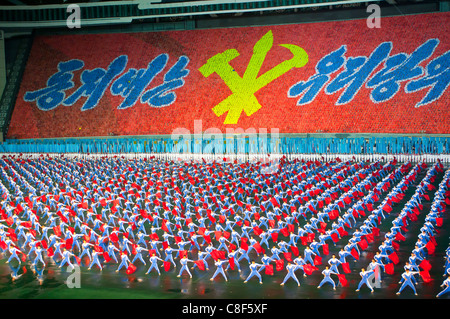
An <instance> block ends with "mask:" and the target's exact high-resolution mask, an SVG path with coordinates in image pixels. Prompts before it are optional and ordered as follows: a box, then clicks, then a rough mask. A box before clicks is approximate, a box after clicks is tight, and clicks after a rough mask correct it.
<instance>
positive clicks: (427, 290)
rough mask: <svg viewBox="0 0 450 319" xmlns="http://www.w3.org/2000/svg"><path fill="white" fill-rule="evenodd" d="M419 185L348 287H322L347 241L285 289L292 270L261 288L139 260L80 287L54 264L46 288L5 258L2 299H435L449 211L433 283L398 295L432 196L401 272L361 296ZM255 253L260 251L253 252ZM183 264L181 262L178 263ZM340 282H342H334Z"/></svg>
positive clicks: (91, 273) (385, 224) (236, 278)
mask: <svg viewBox="0 0 450 319" xmlns="http://www.w3.org/2000/svg"><path fill="white" fill-rule="evenodd" d="M424 176H425V171H422V172H421V173H419V175H418V178H417V179H416V182H415V183H414V185H416V184H417V183H418V182H420V181H421V180H422V178H423V177H424ZM442 177H443V173H439V174H438V175H437V178H436V180H435V182H434V183H433V185H435V186H436V187H438V185H439V183H440V182H441V180H442ZM414 190H415V187H410V188H408V190H407V191H406V193H405V197H404V199H403V200H402V201H401V202H400V203H398V204H396V205H394V206H393V211H392V212H391V213H390V214H389V215H388V216H387V218H386V219H385V220H383V221H382V223H381V225H380V226H379V228H380V236H378V237H376V238H375V241H374V242H372V243H370V244H369V247H368V248H367V249H366V250H365V251H364V252H362V254H361V256H360V259H359V260H358V261H356V262H354V261H353V260H351V261H350V267H351V270H352V272H351V273H350V274H346V277H347V280H348V282H349V285H348V286H347V287H342V286H338V287H337V288H336V290H333V289H332V287H331V286H330V285H327V284H326V285H324V286H323V287H322V288H321V289H318V288H317V285H318V284H319V282H320V281H321V280H322V278H323V276H322V275H321V271H322V269H323V265H324V264H325V263H326V262H327V259H328V258H330V257H331V255H332V254H333V253H336V254H337V252H338V251H339V249H340V248H342V247H343V246H344V245H345V243H346V241H345V240H341V241H339V242H338V243H337V244H336V246H333V245H332V244H330V254H329V255H327V256H324V257H323V265H322V266H318V267H319V269H320V271H316V272H314V273H313V274H312V275H309V276H307V277H302V275H301V272H297V277H298V278H299V280H300V283H301V286H300V287H298V286H297V284H296V283H295V282H294V281H293V280H292V279H291V280H289V281H288V282H287V283H286V284H285V285H284V286H280V283H281V282H282V280H283V278H284V276H285V274H286V272H285V271H281V272H277V271H275V272H274V275H273V276H268V275H265V274H262V277H263V284H259V282H258V280H257V279H256V278H253V279H251V280H250V281H249V282H248V283H243V281H244V279H245V278H246V277H247V276H248V274H249V269H248V266H246V265H244V266H243V271H242V273H241V274H239V272H238V271H237V270H234V271H228V272H227V275H228V279H229V280H228V282H225V281H224V280H223V278H222V277H221V276H220V275H219V276H218V277H217V278H216V279H215V280H214V281H210V280H209V279H210V278H211V276H212V274H213V272H214V268H215V267H214V266H211V265H212V263H211V261H210V263H209V264H210V266H211V267H210V269H209V271H200V270H198V269H195V270H194V271H192V274H193V278H192V279H191V278H189V276H188V275H187V274H184V275H183V276H182V277H181V278H177V274H178V270H179V267H180V266H178V267H177V268H176V269H173V268H172V269H171V270H170V271H169V272H167V273H166V272H164V271H163V270H161V272H162V274H161V276H158V275H157V274H156V273H154V272H152V273H151V274H149V275H145V271H146V270H147V269H148V264H147V266H144V265H143V264H141V262H139V261H138V262H136V264H135V265H136V266H137V270H136V272H135V273H133V274H131V275H126V274H125V273H124V271H121V272H119V273H116V272H115V270H116V269H117V264H107V265H106V266H105V268H104V270H103V271H102V272H100V271H99V270H98V268H95V267H94V268H93V269H92V270H87V267H86V266H85V265H82V266H81V277H80V279H81V285H80V288H68V286H67V285H66V283H65V281H66V280H67V278H68V276H69V274H70V273H69V272H67V271H66V267H63V268H58V267H57V266H56V265H54V264H53V265H52V264H49V265H48V266H47V267H46V269H45V272H44V278H45V280H44V281H43V283H42V284H39V282H38V281H37V280H36V277H35V276H34V274H33V273H32V271H31V268H30V264H29V262H28V263H22V265H21V266H20V268H21V269H20V271H19V274H22V276H21V277H20V278H19V279H17V280H15V281H12V279H11V275H10V274H11V268H10V267H13V266H14V262H12V264H11V265H10V264H6V263H5V261H6V259H5V258H1V260H0V298H1V299H93V298H98V299H103V298H105V299H116V298H118V299H159V298H162V299H203V298H207V299H228V298H233V299H247V298H255V299H263V298H265V299H308V298H311V299H358V298H359V299H361V298H364V299H365V298H370V299H372V298H373V299H391V298H394V299H395V298H398V299H409V298H413V299H417V298H420V299H431V298H435V295H436V294H437V293H438V292H439V291H440V290H441V288H440V287H439V285H440V284H441V283H442V281H443V277H442V274H443V265H444V252H445V249H446V248H447V247H448V245H449V242H450V240H449V236H450V231H449V229H450V220H449V219H450V218H449V212H450V209H449V207H447V209H446V212H445V214H444V216H443V225H442V227H441V228H439V230H440V233H439V234H438V235H436V237H435V238H436V242H437V246H436V252H435V254H433V255H431V256H430V257H429V259H428V260H429V262H430V264H431V265H432V269H431V270H430V275H431V277H432V278H433V281H432V282H430V283H424V282H422V281H419V284H418V285H417V286H416V289H417V291H418V296H415V295H414V294H413V292H412V290H410V289H408V288H407V289H405V291H403V293H402V294H401V295H396V294H395V293H396V292H397V291H398V289H399V284H398V282H399V280H400V276H401V273H402V272H403V271H402V270H403V265H404V263H405V261H407V260H408V257H409V256H410V253H411V251H412V249H413V248H414V243H415V242H416V240H417V235H418V234H419V229H420V227H421V226H422V225H423V221H424V218H425V215H426V214H427V212H429V210H430V206H431V203H432V201H433V196H432V194H431V193H430V201H424V202H423V206H424V208H423V211H422V212H421V214H420V215H419V216H418V221H417V222H414V223H411V224H410V225H409V227H408V232H407V233H406V236H405V237H406V240H405V241H404V242H402V243H401V245H400V249H399V250H398V251H397V254H398V257H399V260H400V262H399V264H398V265H396V266H395V274H394V275H392V276H387V275H383V278H382V280H383V281H382V283H381V288H378V289H377V288H376V289H375V292H373V293H371V292H370V290H369V289H368V288H367V287H365V286H364V287H363V288H362V289H361V291H360V292H355V289H356V286H357V285H358V283H359V280H360V276H359V270H360V269H361V268H363V267H367V265H368V263H369V262H370V260H371V258H372V257H373V255H374V254H375V252H376V251H377V248H378V246H379V245H380V244H381V242H382V238H384V233H385V232H386V231H388V230H389V228H390V227H391V226H392V224H391V221H392V220H393V219H394V218H395V216H397V214H398V213H399V211H400V210H401V208H402V207H403V206H404V204H405V203H406V202H407V200H408V199H409V198H411V196H412V195H413V194H414ZM361 224H362V219H358V222H357V224H356V227H354V228H353V229H356V228H357V227H359V226H360V225H361ZM252 254H255V252H252ZM176 261H177V264H178V265H179V262H178V260H177V259H176ZM334 279H335V282H338V281H337V278H334ZM441 299H450V296H449V295H448V294H447V295H446V296H443V297H441Z"/></svg>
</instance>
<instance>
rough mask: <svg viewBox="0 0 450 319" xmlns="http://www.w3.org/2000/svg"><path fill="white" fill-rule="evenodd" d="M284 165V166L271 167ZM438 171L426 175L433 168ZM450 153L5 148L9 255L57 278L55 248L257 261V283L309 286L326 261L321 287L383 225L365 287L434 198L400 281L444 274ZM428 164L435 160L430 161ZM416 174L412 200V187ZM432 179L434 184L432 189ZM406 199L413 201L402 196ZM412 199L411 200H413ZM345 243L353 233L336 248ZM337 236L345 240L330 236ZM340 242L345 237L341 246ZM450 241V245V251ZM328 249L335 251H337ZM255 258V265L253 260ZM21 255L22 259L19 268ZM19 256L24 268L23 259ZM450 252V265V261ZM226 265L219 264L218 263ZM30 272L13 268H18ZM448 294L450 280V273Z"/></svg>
mask: <svg viewBox="0 0 450 319" xmlns="http://www.w3.org/2000/svg"><path fill="white" fill-rule="evenodd" d="M270 165H272V166H273V167H275V168H276V169H275V170H273V171H272V173H270V174H267V168H268V167H269V166H270ZM424 171H426V172H427V173H426V176H425V178H423V179H421V180H420V179H419V177H418V176H419V173H421V172H424ZM443 171H444V170H443V165H442V164H441V163H440V162H438V163H435V164H434V165H432V166H430V167H427V165H426V164H425V163H420V164H415V165H413V164H411V163H410V162H407V163H397V161H396V160H393V161H390V162H387V163H385V164H382V163H380V162H372V163H370V162H364V161H361V162H355V161H348V162H342V161H341V160H339V158H337V159H336V160H333V161H329V162H321V161H318V160H315V161H304V160H297V159H295V160H287V159H286V158H282V159H281V160H279V161H276V162H271V163H269V162H256V163H249V162H244V163H238V162H236V161H234V162H230V161H226V160H225V159H224V161H220V162H216V161H215V162H209V163H207V162H202V163H194V162H190V163H185V162H167V161H162V160H156V159H153V158H150V159H134V160H127V159H123V158H118V157H114V158H106V157H105V158H101V159H68V158H64V156H61V157H58V158H50V157H48V156H41V157H40V158H39V159H29V158H28V159H27V158H23V157H14V156H9V157H3V158H2V159H1V161H0V196H1V208H0V213H1V221H0V250H1V253H2V256H3V258H4V259H6V262H7V263H11V264H15V265H17V264H18V265H19V266H20V265H21V264H22V263H27V264H29V265H30V268H31V269H32V270H33V273H34V274H35V275H36V277H37V278H38V280H39V281H40V282H41V283H42V282H43V280H44V276H43V273H44V269H45V267H46V266H48V264H49V262H52V263H55V264H56V265H57V266H58V267H70V266H73V265H74V264H75V263H76V264H78V265H80V266H83V267H87V269H88V270H91V271H96V270H100V271H102V270H103V268H104V267H105V266H106V265H114V268H115V271H116V272H122V271H123V272H126V273H127V274H131V273H133V272H135V271H136V269H137V268H138V267H145V269H146V272H145V273H146V274H149V275H153V274H157V275H164V272H169V271H173V269H175V270H176V272H177V274H178V276H190V277H191V278H192V272H191V271H192V270H193V269H196V271H208V270H209V269H210V268H212V269H213V270H214V272H213V275H212V277H211V278H210V280H220V279H219V278H220V277H222V278H223V280H228V275H227V274H228V273H229V272H231V271H237V272H242V271H244V270H245V271H247V270H248V271H249V274H248V276H247V275H246V276H245V280H244V283H247V282H248V281H249V280H252V279H253V280H258V281H259V282H260V283H263V276H271V275H273V274H274V271H277V272H283V273H285V277H284V279H283V281H282V282H281V283H280V284H281V285H284V284H285V283H287V281H288V280H293V281H294V282H295V283H297V285H298V286H300V280H299V278H298V277H297V275H298V274H299V271H301V272H302V273H303V276H309V275H311V274H312V273H314V272H316V271H321V268H323V270H322V271H321V273H322V275H323V280H321V282H320V283H318V286H317V287H318V288H321V287H322V286H323V285H325V284H329V285H331V286H332V287H333V289H336V287H337V286H339V285H340V286H348V284H349V283H348V281H347V279H346V277H345V275H346V274H349V273H351V272H352V269H351V268H352V267H351V263H349V261H356V260H359V258H360V256H361V254H362V253H363V252H364V250H365V249H366V248H367V247H368V245H369V244H371V243H372V242H374V240H375V238H381V239H383V241H382V243H381V245H380V246H379V247H378V251H377V252H376V254H375V256H374V258H373V260H372V261H371V262H370V263H369V264H368V265H367V267H365V268H363V269H360V270H359V269H353V271H354V272H357V273H358V272H359V274H360V276H361V280H360V282H359V284H358V286H357V288H356V287H355V288H356V290H357V291H359V290H360V289H364V287H365V286H367V288H369V289H370V290H371V291H373V290H374V288H375V287H374V282H376V280H378V281H381V280H382V279H383V277H384V276H389V275H392V274H393V273H394V266H395V265H396V264H397V263H398V262H399V261H398V257H397V255H396V252H397V251H398V249H399V246H400V245H401V244H402V242H403V241H404V240H405V235H406V232H407V231H408V227H409V225H410V224H411V223H414V222H417V220H418V216H419V214H421V213H423V212H422V210H423V204H422V202H423V201H426V200H430V194H431V193H433V194H434V201H433V204H432V207H431V210H430V212H429V213H428V215H427V217H426V221H425V223H424V225H423V227H422V228H421V233H420V235H419V237H418V241H417V243H416V244H415V249H414V250H413V251H412V253H411V257H410V258H409V260H408V262H407V263H406V264H405V266H404V270H405V272H404V273H403V274H402V276H401V282H400V283H399V286H400V289H399V291H398V293H401V292H402V290H403V289H404V288H405V287H410V288H412V289H413V290H414V292H415V293H417V292H416V289H415V285H416V284H417V282H418V280H423V281H424V282H427V281H428V280H430V276H429V270H430V263H427V262H426V261H427V258H428V256H429V255H430V254H433V252H432V251H431V250H433V249H434V248H435V246H436V242H435V239H434V236H435V235H437V234H438V233H439V230H438V228H439V227H441V226H442V220H443V214H444V213H445V209H446V205H450V199H449V198H450V191H449V187H450V175H449V171H447V172H445V174H444V178H443V180H442V182H441V183H440V184H439V188H436V187H435V186H433V183H434V182H435V179H436V176H437V175H438V174H439V173H442V172H443ZM422 175H423V174H422ZM413 187H414V188H416V191H415V193H414V195H413V196H412V197H411V198H410V200H409V201H408V202H407V203H406V204H401V203H400V202H402V201H403V199H404V197H405V193H406V191H407V190H408V189H409V188H411V189H412V188H413ZM428 193H430V194H428ZM398 203H400V204H398ZM402 203H403V202H402ZM397 204H398V205H404V207H403V209H402V210H401V213H400V214H399V215H398V216H397V217H396V218H395V219H394V220H393V222H392V227H391V228H390V230H389V231H388V232H386V233H383V232H380V228H379V227H380V225H381V224H382V223H383V221H384V220H385V219H386V218H387V217H389V216H390V214H391V212H392V206H394V205H397ZM337 243H346V244H345V245H343V248H341V249H340V251H333V252H332V254H330V250H333V246H336V244H337ZM329 245H331V246H329ZM330 247H331V249H330ZM449 251H450V249H447V251H446V252H447V257H448V256H449ZM322 258H327V260H326V261H325V259H324V260H322ZM244 266H245V268H244ZM12 269H13V268H12ZM14 269H17V270H19V269H20V267H15V268H14ZM449 269H450V268H449V262H448V258H447V262H446V271H445V275H446V276H449V275H450V270H449ZM211 272H212V271H211ZM19 276H20V275H19V274H18V271H15V272H13V274H12V277H13V279H16V278H18V277H19ZM442 287H443V290H442V292H440V293H439V295H438V296H441V295H442V294H445V293H447V292H448V291H449V279H446V280H445V281H444V282H443V284H442Z"/></svg>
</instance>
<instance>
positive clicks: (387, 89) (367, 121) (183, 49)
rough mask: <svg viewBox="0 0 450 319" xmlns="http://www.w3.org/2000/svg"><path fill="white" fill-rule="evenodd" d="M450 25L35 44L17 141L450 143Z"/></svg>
mask: <svg viewBox="0 0 450 319" xmlns="http://www.w3.org/2000/svg"><path fill="white" fill-rule="evenodd" d="M449 18H450V13H436V14H423V15H418V16H414V18H411V16H403V17H386V18H382V20H381V28H379V29H369V28H368V27H367V26H366V20H364V19H363V20H353V21H340V22H324V23H309V24H300V25H281V26H263V27H245V28H227V29H213V30H191V31H167V32H149V33H120V34H83V35H75V34H74V35H52V36H37V37H36V38H35V40H34V44H33V47H32V50H31V53H30V56H29V60H28V63H27V67H26V70H25V73H24V76H23V81H22V86H21V88H20V91H19V95H18V99H17V101H16V105H15V109H14V112H13V115H12V120H11V125H10V129H9V132H8V136H9V137H15V138H55V137H80V136H106V135H108V134H109V133H110V132H114V133H115V134H117V135H151V134H171V133H172V132H173V131H174V130H175V129H176V128H187V129H189V130H191V131H193V130H194V120H202V127H203V129H207V128H212V127H214V128H218V129H220V130H221V131H223V132H225V131H226V129H227V128H234V129H236V128H243V129H248V128H256V129H258V128H279V130H280V133H305V132H318V131H321V132H330V133H336V132H348V133H407V134H409V133H438V134H440V133H442V134H449V133H450V109H449V103H448V101H449V93H448V90H447V88H448V85H449V83H450V69H449V67H450V58H449V56H450V50H449V49H450V47H449V37H450V35H449V34H450V32H449V31H450V30H449V24H448V20H449Z"/></svg>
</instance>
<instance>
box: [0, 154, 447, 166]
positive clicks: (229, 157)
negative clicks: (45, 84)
mask: <svg viewBox="0 0 450 319" xmlns="http://www.w3.org/2000/svg"><path fill="white" fill-rule="evenodd" d="M3 156H6V157H9V156H14V157H20V158H29V159H36V158H40V157H47V156H48V157H54V158H57V157H64V158H76V159H102V158H124V159H129V160H135V159H144V158H146V159H150V158H151V157H154V158H156V159H160V160H165V161H174V162H191V161H193V162H203V160H205V161H206V162H212V161H216V162H223V161H224V159H226V162H234V161H235V160H237V161H238V162H247V161H248V162H258V161H261V162H269V161H274V160H275V161H278V160H280V159H281V158H282V157H283V156H286V158H287V159H289V160H293V159H298V160H305V161H309V160H320V161H325V162H328V161H332V160H335V159H336V158H340V159H341V160H342V161H350V160H354V161H358V162H359V161H370V162H374V161H382V162H387V161H391V160H393V159H394V158H396V159H397V160H398V161H399V162H408V161H410V162H412V163H421V162H426V163H436V162H437V161H438V160H440V161H441V162H442V163H443V164H444V165H445V164H450V154H281V153H272V154H194V153H183V154H176V153H95V154H87V153H0V158H2V157H3Z"/></svg>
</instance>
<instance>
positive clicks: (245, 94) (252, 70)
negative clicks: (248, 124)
mask: <svg viewBox="0 0 450 319" xmlns="http://www.w3.org/2000/svg"><path fill="white" fill-rule="evenodd" d="M272 46H273V34H272V31H269V32H267V33H266V34H265V35H264V36H263V37H262V38H261V39H260V40H259V41H258V42H257V43H256V44H255V46H254V47H253V54H252V57H251V59H250V62H249V64H248V66H247V69H246V70H245V73H244V75H243V76H242V77H240V76H239V75H238V74H237V72H235V71H234V68H233V67H232V66H231V65H230V64H229V62H230V61H231V60H233V59H234V58H236V57H238V56H239V52H238V51H237V50H236V49H229V50H226V51H224V52H222V53H219V54H216V55H214V56H213V57H211V58H209V59H208V61H207V62H206V63H205V64H204V65H203V66H201V67H200V69H199V71H200V72H201V73H202V74H203V76H204V77H208V76H210V75H211V74H213V73H217V75H218V76H219V77H220V78H221V79H222V80H223V81H224V82H225V84H226V85H227V86H228V87H229V88H230V90H231V92H232V94H231V95H230V96H228V97H227V98H226V99H225V100H223V101H222V102H220V103H219V104H217V105H216V106H215V107H214V108H213V109H212V110H213V112H214V113H215V114H216V116H221V115H222V114H224V113H225V112H228V113H227V116H226V118H225V121H224V124H236V123H237V122H238V120H239V117H240V116H241V113H242V111H244V112H245V114H247V116H250V115H252V114H253V113H255V112H256V111H258V110H259V109H260V108H261V107H262V106H261V104H259V102H258V100H257V99H256V97H255V95H254V94H255V93H256V92H257V91H258V90H260V89H261V88H263V87H264V86H266V85H267V84H269V83H270V82H272V81H274V80H275V79H277V78H278V77H280V76H281V75H283V74H285V73H286V72H288V71H289V70H291V69H292V68H301V67H303V66H304V65H305V64H306V63H307V62H308V54H307V53H306V51H305V50H303V49H302V48H300V47H298V46H296V45H293V44H280V46H281V47H285V48H287V49H288V50H290V51H291V53H292V54H293V57H292V58H291V59H289V60H286V61H283V62H281V63H280V64H278V65H277V66H275V67H274V68H272V69H270V70H269V71H267V72H266V73H264V74H262V75H260V76H259V77H258V73H259V70H260V69H261V67H262V64H263V62H264V59H265V58H266V55H267V53H268V52H269V51H270V49H271V48H272Z"/></svg>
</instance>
